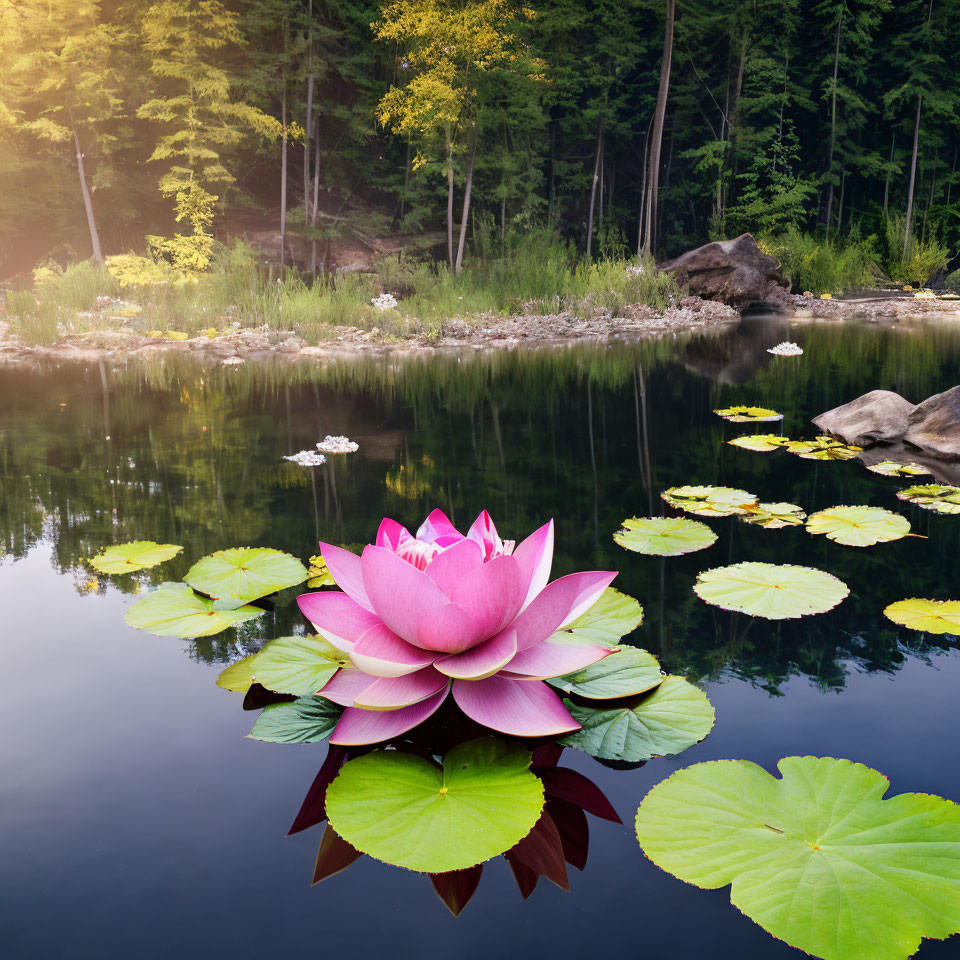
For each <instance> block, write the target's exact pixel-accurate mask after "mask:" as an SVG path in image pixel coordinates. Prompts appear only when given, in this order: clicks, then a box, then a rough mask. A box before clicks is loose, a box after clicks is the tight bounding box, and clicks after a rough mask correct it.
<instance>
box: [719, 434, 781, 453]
mask: <svg viewBox="0 0 960 960" xmlns="http://www.w3.org/2000/svg"><path fill="white" fill-rule="evenodd" d="M789 442H790V438H789V437H781V436H780V435H779V434H777V433H753V434H748V435H747V436H743V437H734V438H733V439H732V440H728V441H727V443H729V444H730V446H732V447H740V448H741V449H742V450H752V451H753V452H754V453H773V451H774V450H779V449H780V447H783V446H786V445H787V444H788V443H789Z"/></svg>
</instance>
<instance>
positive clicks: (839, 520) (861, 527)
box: [807, 506, 910, 547]
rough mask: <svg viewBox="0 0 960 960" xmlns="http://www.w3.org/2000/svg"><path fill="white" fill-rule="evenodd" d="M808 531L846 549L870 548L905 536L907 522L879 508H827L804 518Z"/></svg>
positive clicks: (908, 525) (901, 517)
mask: <svg viewBox="0 0 960 960" xmlns="http://www.w3.org/2000/svg"><path fill="white" fill-rule="evenodd" d="M807 531H808V532H809V533H814V534H817V533H822V534H824V535H825V536H826V537H827V539H828V540H835V541H836V542H837V543H842V544H844V545H845V546H848V547H871V546H873V545H874V544H875V543H888V542H889V541H891V540H899V539H900V538H901V537H905V536H906V535H907V534H908V533H909V532H910V521H909V520H908V519H907V518H906V517H904V516H902V515H901V514H899V513H893V512H892V511H890V510H884V509H883V508H881V507H862V506H856V507H830V509H829V510H820V511H819V512H817V513H812V514H811V515H810V516H809V517H808V518H807Z"/></svg>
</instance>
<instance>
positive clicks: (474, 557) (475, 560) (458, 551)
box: [424, 540, 483, 597]
mask: <svg viewBox="0 0 960 960" xmlns="http://www.w3.org/2000/svg"><path fill="white" fill-rule="evenodd" d="M482 563H483V547H482V546H481V545H480V544H479V543H477V541H476V540H461V541H459V542H458V543H455V544H453V546H451V547H447V549H446V550H444V551H442V552H441V553H439V554H437V556H436V557H434V558H433V560H431V561H430V562H429V563H428V564H427V566H426V568H425V569H424V573H426V575H427V576H428V577H429V578H430V579H431V580H432V581H433V582H434V583H435V584H436V585H437V586H438V587H439V588H440V589H441V590H442V591H443V592H444V593H445V594H446V595H447V596H448V597H449V596H450V595H451V591H452V590H453V588H454V586H455V585H456V584H457V583H459V582H460V581H461V580H462V579H463V578H464V577H465V576H466V575H467V574H468V573H469V572H470V571H471V570H473V569H474V568H476V567H479V566H480V564H482Z"/></svg>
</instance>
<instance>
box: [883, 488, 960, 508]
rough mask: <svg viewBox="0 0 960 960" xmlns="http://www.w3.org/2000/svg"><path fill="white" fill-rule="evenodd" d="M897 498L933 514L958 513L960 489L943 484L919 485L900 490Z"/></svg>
mask: <svg viewBox="0 0 960 960" xmlns="http://www.w3.org/2000/svg"><path fill="white" fill-rule="evenodd" d="M897 497H898V498H899V499H900V500H907V501H909V502H910V503H913V504H916V505H917V506H918V507H922V508H923V509H924V510H932V511H934V513H960V487H952V486H948V485H947V484H944V483H921V484H917V485H916V486H913V487H907V488H906V489H904V490H901V491H900V492H899V493H897Z"/></svg>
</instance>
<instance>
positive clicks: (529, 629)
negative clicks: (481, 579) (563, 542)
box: [487, 548, 616, 650]
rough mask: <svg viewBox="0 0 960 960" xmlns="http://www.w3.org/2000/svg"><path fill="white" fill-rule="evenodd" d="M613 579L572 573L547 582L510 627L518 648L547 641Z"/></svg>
mask: <svg viewBox="0 0 960 960" xmlns="http://www.w3.org/2000/svg"><path fill="white" fill-rule="evenodd" d="M518 549H519V548H518ZM487 566H489V564H487ZM615 576H616V574H615V573H600V572H589V573H571V574H569V575H568V576H566V577H561V578H560V579H559V580H554V581H553V583H548V584H547V585H546V586H545V587H544V588H543V590H541V591H540V593H538V594H537V595H536V597H534V599H533V601H532V602H531V604H530V606H529V607H527V609H526V610H524V611H523V613H521V614H520V616H519V617H517V619H516V620H514V621H513V623H512V624H511V626H512V627H514V628H515V629H516V631H517V648H518V649H519V650H526V649H528V648H529V647H532V646H533V645H534V644H536V643H540V641H541V640H546V639H547V637H549V636H550V635H551V634H552V633H555V632H556V631H557V630H559V629H560V627H562V626H563V625H564V624H565V623H570V622H572V621H573V620H576V618H577V617H578V616H580V613H582V612H583V611H584V610H589V609H590V607H592V606H593V605H594V604H595V603H596V602H597V600H598V599H599V598H600V595H601V594H602V593H603V591H604V590H606V588H607V586H608V585H609V583H610V581H611V580H612V579H613V578H614V577H615ZM571 613H572V614H573V615H572V616H571Z"/></svg>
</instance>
